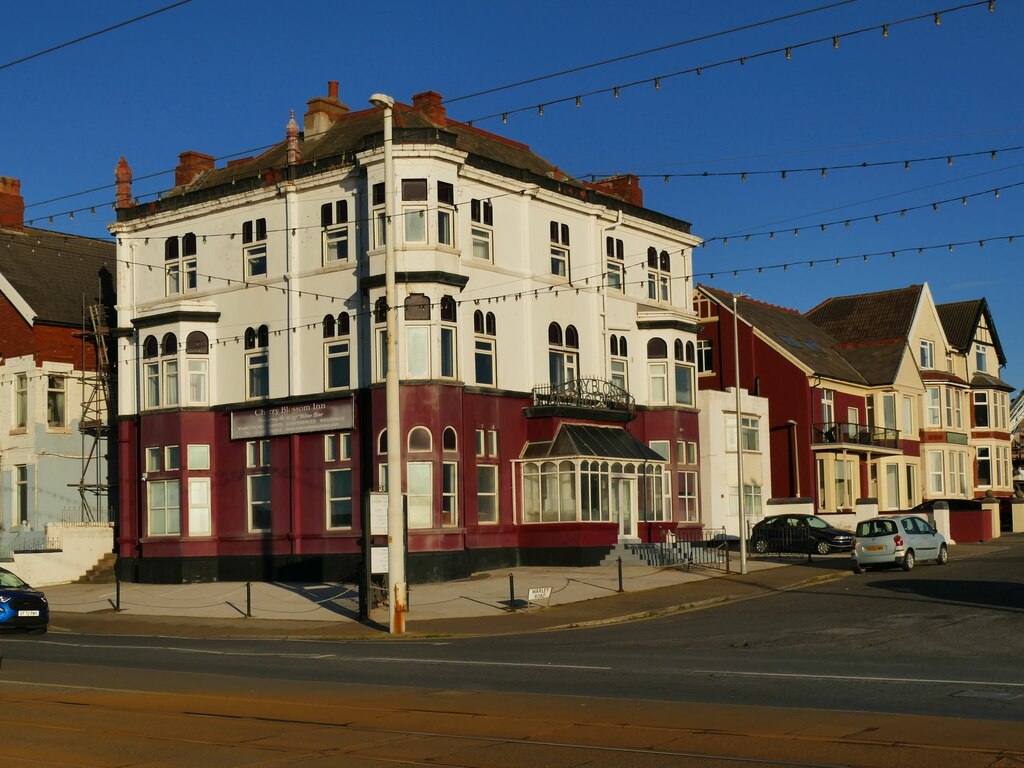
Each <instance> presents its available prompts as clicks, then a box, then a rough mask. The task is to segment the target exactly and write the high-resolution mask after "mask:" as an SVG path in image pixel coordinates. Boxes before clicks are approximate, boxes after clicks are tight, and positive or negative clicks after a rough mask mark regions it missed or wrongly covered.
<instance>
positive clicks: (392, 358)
mask: <svg viewBox="0 0 1024 768" xmlns="http://www.w3.org/2000/svg"><path fill="white" fill-rule="evenodd" d="M370 103H371V104H372V105H373V106H375V107H379V108H381V109H383V110H384V301H385V303H386V304H387V323H386V326H385V332H386V334H387V373H386V374H385V376H384V390H385V406H386V408H387V430H388V589H389V591H390V593H391V594H390V595H389V597H388V618H389V621H390V624H389V626H390V630H391V634H394V635H401V634H405V615H406V611H407V606H408V604H407V601H406V591H405V514H404V510H403V504H402V418H401V412H400V408H401V392H400V389H399V371H398V301H397V297H396V294H397V290H396V288H395V228H394V223H393V219H394V199H395V161H394V154H393V143H392V139H393V121H392V109H393V107H394V105H395V100H394V99H393V98H391V97H390V96H386V95H385V94H383V93H375V94H373V95H372V96H371V97H370Z"/></svg>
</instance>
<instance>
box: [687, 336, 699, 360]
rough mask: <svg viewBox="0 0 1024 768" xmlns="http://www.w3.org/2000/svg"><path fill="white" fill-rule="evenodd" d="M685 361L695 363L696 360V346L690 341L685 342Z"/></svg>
mask: <svg viewBox="0 0 1024 768" xmlns="http://www.w3.org/2000/svg"><path fill="white" fill-rule="evenodd" d="M686 362H688V363H695V362H697V353H696V348H695V347H694V345H693V342H692V341H688V342H686Z"/></svg>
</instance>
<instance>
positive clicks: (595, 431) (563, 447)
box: [523, 424, 665, 462]
mask: <svg viewBox="0 0 1024 768" xmlns="http://www.w3.org/2000/svg"><path fill="white" fill-rule="evenodd" d="M562 456H593V457H595V458H607V459H628V460H632V461H659V462H664V461H665V459H664V457H662V456H661V455H660V454H658V453H656V452H655V451H652V450H651V449H650V448H649V447H648V446H646V445H644V444H643V443H641V442H640V441H639V440H637V439H636V438H635V437H633V435H631V434H630V433H629V432H627V431H626V430H624V429H623V428H622V427H599V426H596V425H593V424H562V425H561V426H560V427H559V429H558V433H557V434H556V435H555V439H554V440H547V441H542V442H532V443H527V445H526V448H525V449H524V450H523V458H524V459H551V458H558V457H562Z"/></svg>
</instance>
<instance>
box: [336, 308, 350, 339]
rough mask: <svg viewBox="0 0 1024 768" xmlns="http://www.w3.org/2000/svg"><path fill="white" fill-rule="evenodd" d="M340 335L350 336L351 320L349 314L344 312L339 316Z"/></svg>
mask: <svg viewBox="0 0 1024 768" xmlns="http://www.w3.org/2000/svg"><path fill="white" fill-rule="evenodd" d="M338 335H339V336H348V335H349V319H348V312H342V313H341V314H339V315H338Z"/></svg>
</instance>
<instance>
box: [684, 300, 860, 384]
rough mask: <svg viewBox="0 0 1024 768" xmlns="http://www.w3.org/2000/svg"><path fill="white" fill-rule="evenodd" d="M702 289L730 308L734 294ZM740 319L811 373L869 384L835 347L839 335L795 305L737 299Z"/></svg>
mask: <svg viewBox="0 0 1024 768" xmlns="http://www.w3.org/2000/svg"><path fill="white" fill-rule="evenodd" d="M700 288H701V290H704V291H706V292H707V293H708V294H709V295H712V296H714V297H715V298H717V299H718V300H719V301H720V302H721V303H722V304H723V305H724V306H725V307H727V308H728V309H729V310H730V311H731V310H732V294H731V293H729V292H727V291H722V290H719V289H717V288H711V287H710V286H700ZM737 311H738V313H739V316H740V320H743V321H744V322H747V323H749V324H750V325H753V326H754V327H755V328H756V329H757V330H758V331H760V332H761V333H762V334H763V335H764V336H767V337H768V338H770V339H771V340H772V341H773V342H774V343H775V344H776V346H778V347H779V348H780V349H783V350H785V351H786V353H788V354H789V355H792V356H793V357H795V358H796V359H797V360H799V361H800V362H801V363H803V364H804V365H805V366H806V367H807V368H809V369H810V370H811V372H812V373H814V374H817V375H819V376H825V377H827V378H830V379H836V380H839V381H849V382H853V383H856V384H867V383H869V382H868V381H867V379H866V378H865V377H864V376H863V375H861V373H860V372H859V371H858V370H857V368H856V367H855V366H854V365H853V364H852V363H851V362H850V361H849V360H847V359H846V358H845V357H844V356H843V355H842V354H840V353H839V352H838V351H837V350H836V349H835V347H836V343H837V342H836V339H835V338H834V337H833V336H831V335H830V334H828V333H827V332H825V331H823V330H822V329H821V328H819V327H818V326H816V325H815V324H814V323H812V322H810V321H808V320H807V318H805V317H803V316H802V315H801V314H800V313H799V312H797V311H796V310H794V309H786V308H785V307H778V306H775V305H772V304H766V303H764V302H761V301H754V300H753V299H749V298H743V297H741V298H739V299H737Z"/></svg>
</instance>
